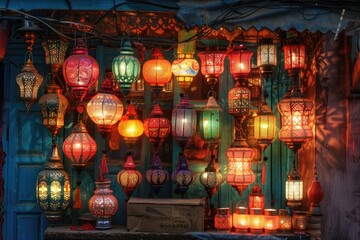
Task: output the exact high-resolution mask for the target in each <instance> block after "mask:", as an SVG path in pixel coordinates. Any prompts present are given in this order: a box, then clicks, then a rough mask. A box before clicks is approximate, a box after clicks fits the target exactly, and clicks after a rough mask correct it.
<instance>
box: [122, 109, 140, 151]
mask: <svg viewBox="0 0 360 240" xmlns="http://www.w3.org/2000/svg"><path fill="white" fill-rule="evenodd" d="M118 131H119V134H120V135H121V136H123V137H124V140H125V142H126V143H127V144H130V145H131V144H135V143H136V141H137V140H138V138H139V137H140V136H141V134H143V132H144V125H143V123H142V121H140V120H139V119H138V116H137V113H136V110H135V107H134V104H132V103H130V104H129V107H128V109H127V111H126V114H125V115H123V116H122V117H121V118H120V123H119V125H118Z"/></svg>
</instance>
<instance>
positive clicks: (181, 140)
mask: <svg viewBox="0 0 360 240" xmlns="http://www.w3.org/2000/svg"><path fill="white" fill-rule="evenodd" d="M180 98H181V100H180V103H179V104H178V105H177V106H176V107H175V108H174V109H173V111H172V116H171V128H172V134H173V136H174V137H175V140H176V141H177V143H178V144H179V145H180V146H181V147H182V148H183V149H184V148H185V146H186V144H187V143H188V141H189V140H190V138H192V137H193V136H194V134H195V132H196V111H195V110H194V109H193V108H192V106H191V104H190V102H189V100H188V98H187V97H185V96H184V95H183V94H180Z"/></svg>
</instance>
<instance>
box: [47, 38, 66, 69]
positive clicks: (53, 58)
mask: <svg viewBox="0 0 360 240" xmlns="http://www.w3.org/2000/svg"><path fill="white" fill-rule="evenodd" d="M42 46H43V48H44V51H45V62H46V64H48V65H50V67H51V72H52V74H53V75H57V74H58V72H59V69H60V68H61V66H62V65H63V63H64V60H65V54H66V49H67V48H68V46H69V43H68V42H65V41H62V40H50V39H49V40H46V41H44V42H42Z"/></svg>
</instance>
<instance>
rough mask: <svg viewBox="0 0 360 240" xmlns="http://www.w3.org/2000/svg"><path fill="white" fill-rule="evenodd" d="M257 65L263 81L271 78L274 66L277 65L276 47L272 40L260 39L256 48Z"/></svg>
mask: <svg viewBox="0 0 360 240" xmlns="http://www.w3.org/2000/svg"><path fill="white" fill-rule="evenodd" d="M256 53H257V65H258V66H259V68H260V71H261V74H262V75H263V76H264V77H265V79H266V80H267V79H269V77H271V76H272V73H273V71H274V68H275V66H276V65H277V47H276V45H275V44H274V43H273V39H272V38H262V39H260V42H259V45H258V47H257V52H256Z"/></svg>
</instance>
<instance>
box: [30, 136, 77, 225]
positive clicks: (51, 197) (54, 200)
mask: <svg viewBox="0 0 360 240" xmlns="http://www.w3.org/2000/svg"><path fill="white" fill-rule="evenodd" d="M52 148H53V149H52V153H51V156H50V157H49V161H48V162H47V163H46V165H45V170H43V171H41V172H40V173H39V174H38V176H37V180H36V200H37V203H38V204H39V206H40V207H41V209H42V210H43V211H44V212H45V216H46V218H47V219H48V221H49V222H50V224H52V225H53V224H54V223H56V222H57V221H58V220H59V219H60V218H61V215H62V212H63V211H64V210H65V209H66V208H67V207H68V205H69V202H70V178H69V174H68V173H67V172H66V171H65V170H64V166H63V165H62V163H61V159H60V155H59V150H58V146H57V144H55V143H53V145H52Z"/></svg>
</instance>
